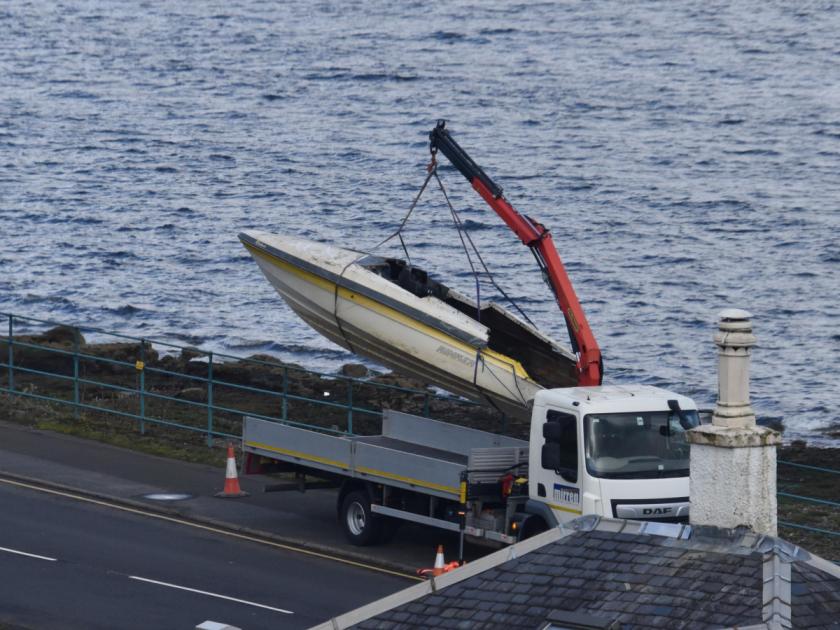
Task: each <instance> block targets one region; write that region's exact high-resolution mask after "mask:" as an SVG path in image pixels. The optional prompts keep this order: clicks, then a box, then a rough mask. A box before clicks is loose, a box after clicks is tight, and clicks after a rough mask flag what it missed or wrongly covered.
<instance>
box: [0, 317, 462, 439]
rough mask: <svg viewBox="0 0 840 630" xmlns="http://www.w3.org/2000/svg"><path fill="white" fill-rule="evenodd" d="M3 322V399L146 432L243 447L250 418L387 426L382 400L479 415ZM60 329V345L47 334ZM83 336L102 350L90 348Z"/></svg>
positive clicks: (172, 349)
mask: <svg viewBox="0 0 840 630" xmlns="http://www.w3.org/2000/svg"><path fill="white" fill-rule="evenodd" d="M0 316H2V317H4V318H5V319H6V320H7V324H8V325H7V331H6V333H7V334H6V335H4V336H5V339H3V337H0V392H4V393H7V394H9V395H10V396H20V397H24V398H29V399H35V400H42V401H44V402H49V403H54V404H59V405H68V406H71V407H72V408H73V410H74V414H78V413H79V412H80V411H90V412H97V413H104V414H109V415H113V416H116V417H121V418H126V419H130V420H134V421H136V422H137V425H138V429H139V431H140V432H141V433H145V431H146V427H147V425H149V424H155V425H160V426H166V427H171V428H176V429H183V430H187V431H193V432H199V433H203V434H206V437H207V443H208V445H212V444H213V441H214V439H215V438H224V439H240V438H241V419H242V417H243V416H244V415H249V416H252V417H256V418H262V419H264V420H271V421H276V422H283V423H286V424H291V425H297V426H306V427H309V428H317V429H318V430H322V431H326V432H330V433H334V434H344V435H352V434H354V433H364V431H365V429H368V428H370V427H371V426H372V424H373V422H374V421H376V422H378V421H379V420H381V415H382V410H381V408H374V407H373V403H374V402H378V401H380V400H382V399H385V400H389V399H390V400H392V401H393V400H395V399H399V400H401V401H402V402H403V403H405V401H409V402H410V404H411V409H410V410H409V409H407V411H410V412H411V413H416V414H418V415H423V416H427V417H428V416H429V415H430V412H431V409H432V407H433V406H434V405H435V403H443V404H446V405H448V406H452V405H456V406H463V407H464V408H465V409H466V408H473V409H475V408H476V405H475V403H472V402H470V401H467V400H463V399H455V398H452V397H447V396H443V395H440V394H435V393H432V392H430V391H427V390H420V389H412V388H407V387H400V386H397V385H391V384H388V383H378V382H372V381H370V380H362V379H356V378H351V377H347V376H337V375H332V374H325V373H322V372H316V371H313V370H306V369H304V368H301V367H298V366H294V365H289V364H283V363H280V362H275V361H273V360H270V357H267V358H266V359H260V358H254V357H251V358H243V357H237V356H233V355H228V354H223V353H217V352H210V351H205V350H200V349H197V348H193V347H190V346H182V345H178V344H173V343H168V342H164V341H158V340H152V339H147V338H140V337H132V336H128V335H122V334H118V333H113V332H110V331H106V330H102V329H99V328H95V327H88V326H75V325H70V326H68V325H66V324H62V323H59V322H54V321H50V320H41V319H35V318H31V317H25V316H20V315H14V314H10V313H3V314H0ZM45 327H50V328H49V330H43V329H44V328H45ZM56 330H58V331H60V332H61V335H60V338H59V339H58V340H54V339H53V340H51V339H50V338H49V337H45V336H44V335H47V334H48V333H50V332H54V331H56ZM83 335H93V336H95V337H97V342H96V343H95V344H88V343H84V342H83ZM112 340H116V341H112ZM106 341H112V342H111V343H106ZM3 346H6V348H5V352H2V349H3ZM106 353H107V354H108V355H109V356H105V354H106ZM4 377H5V378H4ZM4 380H5V383H3V381H4ZM296 414H297V416H296ZM301 416H304V417H305V420H304V419H303V418H302V417H301ZM313 420H314V421H313ZM237 428H239V429H240V431H239V432H237V431H236V429H237ZM360 428H361V429H362V430H361V431H359V429H360Z"/></svg>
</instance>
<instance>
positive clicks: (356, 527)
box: [339, 490, 382, 547]
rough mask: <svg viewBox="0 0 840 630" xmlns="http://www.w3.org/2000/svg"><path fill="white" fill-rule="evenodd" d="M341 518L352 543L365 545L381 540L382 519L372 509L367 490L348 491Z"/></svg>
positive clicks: (340, 514) (342, 503)
mask: <svg viewBox="0 0 840 630" xmlns="http://www.w3.org/2000/svg"><path fill="white" fill-rule="evenodd" d="M339 519H340V521H341V527H342V528H343V529H344V535H345V536H346V537H347V540H349V541H350V542H351V543H352V544H354V545H358V546H361V547H363V546H365V545H372V544H374V543H376V542H377V541H378V540H379V535H380V532H381V529H382V519H380V518H379V517H377V516H376V515H375V514H374V513H373V512H372V511H371V509H370V498H368V495H367V493H366V492H360V491H358V490H354V491H353V492H348V493H347V496H345V497H344V500H343V501H342V502H341V510H340V512H339Z"/></svg>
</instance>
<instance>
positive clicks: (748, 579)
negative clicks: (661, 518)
mask: <svg viewBox="0 0 840 630" xmlns="http://www.w3.org/2000/svg"><path fill="white" fill-rule="evenodd" d="M547 622H551V623H553V624H554V625H553V626H551V625H547ZM735 626H737V627H738V628H791V627H793V628H840V567H837V566H836V565H834V564H832V563H830V562H828V561H826V560H823V559H821V558H818V557H816V556H812V555H811V554H809V553H808V552H806V551H804V550H803V549H801V548H799V547H796V546H794V545H792V544H790V543H787V542H785V541H783V540H781V539H777V538H771V537H767V536H759V535H756V534H752V533H749V532H748V531H746V530H725V529H718V528H709V527H702V528H692V527H690V526H687V525H677V524H663V523H642V522H638V521H624V520H616V519H602V518H598V517H595V516H586V517H582V518H579V519H577V520H576V521H573V522H572V523H569V524H567V525H565V526H561V527H559V528H556V529H553V530H550V531H548V532H545V533H543V534H540V535H539V536H536V537H534V538H532V539H530V540H526V541H524V542H521V543H518V544H517V545H514V546H512V547H509V548H506V549H502V550H501V551H499V552H496V553H494V554H491V555H490V556H487V557H485V558H482V559H481V560H478V561H476V562H473V563H470V564H468V565H466V566H465V567H462V568H461V569H458V570H457V571H453V572H452V573H449V574H446V575H443V576H441V577H439V578H436V579H433V580H430V581H429V582H426V583H423V584H418V585H416V586H413V587H411V588H408V589H406V590H405V591H401V592H400V593H396V594H394V595H391V596H389V597H386V598H384V599H382V600H379V601H378V602H374V603H373V604H370V605H368V606H364V607H362V608H360V609H358V610H356V611H352V612H350V613H347V614H346V615H342V616H340V617H337V618H335V619H333V620H331V621H330V622H328V623H326V624H322V626H318V627H319V628H323V629H324V630H326V629H334V630H337V629H342V628H351V627H352V628H358V629H361V630H392V629H393V630H398V629H413V628H453V629H456V628H464V629H466V628H470V629H473V628H486V629H491V628H493V629H495V628H499V629H502V628H504V629H507V628H511V629H512V628H527V629H528V630H538V629H540V628H543V627H555V628H621V629H629V628H669V629H671V628H675V629H676V628H729V627H735Z"/></svg>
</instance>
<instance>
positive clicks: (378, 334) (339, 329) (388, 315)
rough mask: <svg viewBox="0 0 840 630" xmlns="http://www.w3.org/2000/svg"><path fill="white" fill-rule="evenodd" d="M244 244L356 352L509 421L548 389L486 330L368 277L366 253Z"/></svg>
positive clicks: (294, 302)
mask: <svg viewBox="0 0 840 630" xmlns="http://www.w3.org/2000/svg"><path fill="white" fill-rule="evenodd" d="M240 239H241V240H242V242H243V244H244V245H245V247H246V248H247V249H248V251H249V252H250V253H251V254H252V256H253V257H254V259H255V260H256V262H257V264H258V265H259V267H260V269H261V270H262V272H263V274H265V276H266V278H267V279H268V281H269V282H270V283H271V284H272V286H274V288H275V289H276V290H277V292H278V293H279V294H280V296H281V297H282V298H283V299H284V300H285V301H286V303H287V304H288V305H289V306H290V307H291V309H292V310H293V311H294V312H295V313H296V314H297V315H298V316H299V317H300V318H301V319H303V320H304V321H305V322H306V323H307V324H309V325H310V326H311V327H312V328H314V329H315V330H316V331H318V332H319V333H320V334H322V335H323V336H325V337H327V338H328V339H330V340H331V341H333V342H334V343H336V344H338V345H340V346H342V347H344V348H346V349H347V350H349V351H351V352H353V353H356V354H359V355H362V356H365V357H368V358H370V359H372V360H374V361H376V362H378V363H381V364H383V365H385V366H387V367H389V368H391V369H393V370H395V371H398V372H400V373H403V374H407V375H410V376H412V377H414V378H417V379H419V380H421V381H423V382H427V383H431V384H434V385H437V386H439V387H441V388H443V389H446V390H448V391H450V392H453V393H455V394H459V395H462V396H465V397H467V398H470V399H473V400H476V401H489V402H490V403H491V404H493V405H495V406H496V407H498V408H499V409H500V410H502V411H504V412H505V413H507V414H509V415H515V416H524V415H526V414H527V413H528V412H527V407H528V405H529V403H530V401H531V400H532V399H533V397H534V396H535V395H536V393H537V391H539V390H540V389H542V387H541V386H540V385H539V384H538V383H536V382H535V381H534V380H532V379H531V378H530V377H529V376H528V374H527V372H526V371H525V370H524V368H523V367H522V365H521V364H520V363H519V362H518V361H516V360H514V359H512V358H510V357H507V356H505V355H502V354H500V353H498V352H494V351H492V350H490V349H488V348H487V343H486V339H487V331H486V329H485V328H484V327H483V326H482V325H481V324H479V323H478V322H476V321H474V320H472V319H470V318H468V317H467V316H465V315H464V314H463V313H460V312H458V311H456V310H455V309H452V308H450V307H448V306H447V305H446V304H442V303H441V302H440V301H439V300H435V299H434V298H428V297H424V298H419V297H417V296H415V295H413V294H411V293H409V292H408V291H405V290H403V289H402V288H400V287H399V286H395V285H394V284H392V283H391V282H389V281H387V280H385V279H384V278H381V277H380V276H378V275H376V274H374V273H371V272H370V271H367V270H366V269H365V268H364V267H363V266H361V265H359V264H356V263H355V262H354V261H356V260H358V259H359V258H360V257H362V256H364V254H360V253H358V252H353V251H351V250H345V249H340V248H335V247H331V246H328V245H324V244H320V243H313V242H309V241H302V240H301V239H289V238H287V237H280V236H278V235H271V234H267V233H258V232H246V233H243V234H241V235H240Z"/></svg>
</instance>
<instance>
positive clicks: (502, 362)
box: [244, 243, 531, 380]
mask: <svg viewBox="0 0 840 630" xmlns="http://www.w3.org/2000/svg"><path fill="white" fill-rule="evenodd" d="M244 245H245V247H246V248H247V249H248V251H250V252H251V253H252V254H255V255H257V256H259V257H260V258H264V259H265V260H267V261H268V262H270V263H271V264H272V265H275V266H276V267H280V268H282V269H284V270H285V271H288V272H289V273H293V274H295V275H296V276H299V277H301V278H303V279H304V280H306V281H307V282H311V283H312V284H314V285H316V286H318V287H320V288H322V289H324V290H326V291H335V283H333V282H330V281H329V280H325V279H324V278H322V277H320V276H317V275H315V274H314V273H311V272H309V271H305V270H303V269H301V268H300V267H295V266H294V265H292V264H290V263H288V262H286V261H285V260H282V259H280V258H277V257H276V256H272V255H271V254H269V253H268V252H264V251H262V250H260V249H257V248H256V247H254V246H252V245H249V244H248V243H244ZM338 295H339V297H342V298H345V299H348V300H351V301H353V302H357V303H358V304H359V305H360V306H363V307H365V308H368V309H370V310H372V311H376V312H378V313H379V314H381V315H384V316H385V317H387V318H389V319H392V320H394V321H396V322H399V323H401V324H403V325H406V326H409V327H410V328H414V329H415V330H420V331H422V332H423V333H425V334H427V335H429V336H430V337H434V338H435V339H437V340H438V341H442V342H444V343H446V344H448V345H450V346H454V347H456V348H458V349H459V350H462V351H464V352H466V353H467V354H470V355H473V354H475V352H476V349H475V348H473V347H472V346H470V345H469V344H466V343H464V342H462V341H460V340H458V339H456V338H455V337H452V336H450V335H447V334H445V333H442V332H440V331H439V330H437V329H435V328H432V327H431V326H428V325H426V324H423V323H422V322H418V321H417V320H416V319H412V318H411V317H409V316H407V315H405V314H403V313H401V312H399V311H398V310H396V309H393V308H391V307H390V306H385V305H384V304H382V303H381V302H377V301H376V300H373V299H371V298H369V297H367V296H364V295H359V294H358V293H354V292H353V291H350V290H349V289H345V288H344V287H339V288H338ZM481 355H482V356H483V357H484V359H485V360H488V361H489V362H490V363H493V364H495V365H496V366H498V367H501V368H504V369H508V370H511V369H512V370H513V372H514V374H516V376H518V377H519V378H522V379H528V380H531V377H530V376H528V372H526V371H525V368H524V367H522V363H520V362H519V361H517V360H516V359H512V358H510V357H509V356H507V355H505V354H501V353H500V352H496V351H495V350H490V349H489V348H482V349H481Z"/></svg>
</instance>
